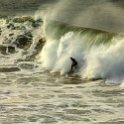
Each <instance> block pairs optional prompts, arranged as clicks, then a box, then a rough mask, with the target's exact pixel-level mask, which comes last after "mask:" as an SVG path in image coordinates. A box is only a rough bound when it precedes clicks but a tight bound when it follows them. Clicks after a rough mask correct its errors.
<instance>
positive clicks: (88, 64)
mask: <svg viewBox="0 0 124 124" xmlns="http://www.w3.org/2000/svg"><path fill="white" fill-rule="evenodd" d="M43 30H44V36H45V37H46V41H47V42H46V43H45V45H44V47H43V49H42V51H41V53H40V54H39V56H38V61H40V62H41V63H42V67H44V68H45V69H47V70H50V71H51V73H52V72H60V74H68V73H70V70H71V65H72V61H71V59H70V57H73V58H75V59H76V61H77V62H78V67H77V68H76V69H75V70H74V73H75V74H77V75H81V77H82V78H87V79H101V78H102V79H111V78H118V79H119V80H120V79H121V78H122V77H123V75H124V64H123V63H124V55H123V54H122V53H123V52H124V45H123V44H124V36H123V35H122V34H114V33H108V32H104V31H99V30H93V29H86V28H78V27H72V26H69V25H66V24H62V23H61V24H60V23H59V22H58V23H57V22H49V21H48V22H45V23H44V25H43Z"/></svg>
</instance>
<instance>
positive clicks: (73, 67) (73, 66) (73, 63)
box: [70, 57, 78, 72]
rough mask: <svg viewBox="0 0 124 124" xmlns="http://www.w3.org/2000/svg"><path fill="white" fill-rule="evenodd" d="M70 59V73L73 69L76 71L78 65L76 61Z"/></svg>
mask: <svg viewBox="0 0 124 124" xmlns="http://www.w3.org/2000/svg"><path fill="white" fill-rule="evenodd" d="M70 59H71V61H72V65H71V72H73V71H74V69H76V67H77V65H78V63H77V61H76V60H75V59H74V58H72V57H71V58H70Z"/></svg>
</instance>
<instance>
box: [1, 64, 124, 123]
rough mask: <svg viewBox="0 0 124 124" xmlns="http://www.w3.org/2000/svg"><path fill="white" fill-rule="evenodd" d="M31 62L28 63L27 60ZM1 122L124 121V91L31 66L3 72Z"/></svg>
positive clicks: (102, 83) (108, 85) (116, 87)
mask: <svg viewBox="0 0 124 124" xmlns="http://www.w3.org/2000/svg"><path fill="white" fill-rule="evenodd" d="M27 65H28V64H27ZM0 123H1V124H19V123H21V124H47V123H51V124H123V123H124V92H123V90H120V89H119V87H118V85H114V84H109V83H108V84H106V83H105V82H104V81H96V82H87V83H86V82H84V81H83V80H81V79H80V78H79V77H68V76H59V75H57V74H49V73H47V72H42V70H41V69H38V67H33V66H32V67H31V66H27V69H23V70H21V71H18V72H4V73H0Z"/></svg>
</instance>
